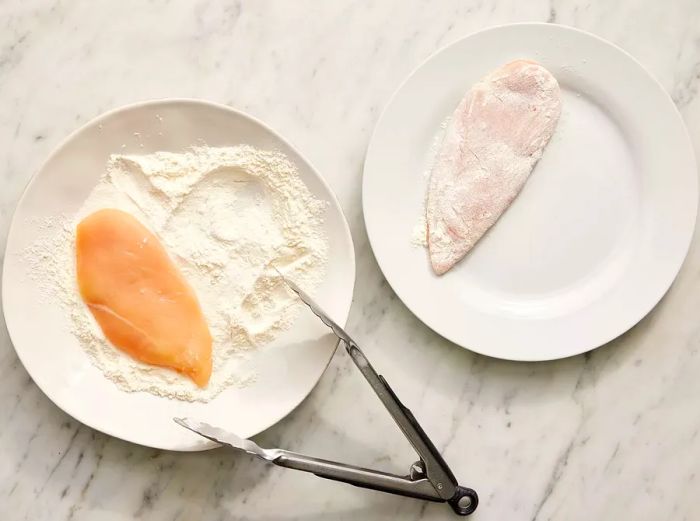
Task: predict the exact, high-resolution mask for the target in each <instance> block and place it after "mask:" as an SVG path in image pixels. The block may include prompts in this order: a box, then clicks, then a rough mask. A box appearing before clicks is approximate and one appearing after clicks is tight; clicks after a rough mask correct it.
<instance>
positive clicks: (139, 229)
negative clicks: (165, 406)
mask: <svg viewBox="0 0 700 521" xmlns="http://www.w3.org/2000/svg"><path fill="white" fill-rule="evenodd" d="M76 258H77V264H76V268H77V275H78V287H79V289H80V294H81V296H82V297H83V300H84V301H85V303H86V304H87V306H88V308H89V309H90V311H91V312H92V314H93V316H94V317H95V320H97V323H98V324H99V325H100V327H101V328H102V331H103V332H104V334H105V336H106V337H107V339H108V340H109V341H110V342H111V343H112V344H114V345H115V346H116V347H118V348H119V349H121V350H123V351H125V352H126V353H128V354H129V355H131V356H132V357H134V358H136V359H137V360H140V361H141V362H145V363H147V364H153V365H158V366H162V367H169V368H171V369H174V370H176V371H178V372H180V373H182V374H184V375H186V376H188V377H189V378H191V379H192V380H193V381H194V382H195V383H196V384H197V385H198V386H199V387H205V386H206V385H207V383H208V382H209V377H210V376H211V368H212V360H211V344H212V339H211V335H210V334H209V328H208V327H207V323H206V321H205V319H204V315H203V314H202V311H201V309H200V307H199V302H198V301H197V297H196V296H195V294H194V291H193V290H192V288H191V287H190V286H189V284H187V281H185V279H184V278H183V277H182V275H181V274H180V272H179V271H178V269H177V267H176V266H175V264H173V262H172V260H170V257H168V254H167V252H166V251H165V248H163V246H162V245H161V244H160V242H159V241H158V238H157V237H156V236H155V235H153V233H151V232H150V231H149V230H148V229H146V227H145V226H143V225H142V224H141V223H140V222H139V221H138V220H136V219H135V218H134V217H132V216H131V215H130V214H128V213H126V212H122V211H121V210H113V209H104V210H98V211H97V212H95V213H93V214H91V215H89V216H87V217H86V218H85V219H83V220H82V221H81V222H80V223H79V224H78V229H77V234H76Z"/></svg>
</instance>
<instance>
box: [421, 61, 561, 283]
mask: <svg viewBox="0 0 700 521" xmlns="http://www.w3.org/2000/svg"><path fill="white" fill-rule="evenodd" d="M560 112H561V98H560V92H559V84H558V83H557V80H556V79H555V78H554V76H552V74H551V73H550V72H549V71H547V70H546V69H545V68H544V67H542V66H541V65H539V64H537V63H534V62H531V61H525V60H518V61H514V62H511V63H508V64H507V65H504V66H503V67H501V68H499V69H497V70H495V71H493V72H491V73H490V74H489V75H488V76H486V77H484V78H483V79H481V80H480V81H479V82H478V83H477V84H476V85H474V86H473V87H472V89H471V90H470V91H469V92H468V93H467V95H466V96H465V97H464V99H462V101H461V102H460V103H459V106H458V107H457V109H456V110H455V111H454V113H453V114H452V118H451V120H450V124H449V126H448V127H447V129H446V132H445V137H444V139H443V142H442V144H441V147H440V149H439V151H438V154H437V157H436V160H435V163H434V165H433V168H432V170H431V172H430V181H429V183H428V196H427V204H426V221H427V233H428V250H429V253H430V262H431V264H432V266H433V270H434V271H435V273H437V274H438V275H442V274H443V273H445V272H447V271H448V270H450V269H451V268H452V267H453V266H454V265H455V264H457V263H458V262H459V261H460V260H461V259H462V258H463V257H464V256H465V255H466V254H467V253H468V252H469V250H471V249H472V248H473V247H474V245H475V244H476V243H477V241H478V240H479V239H480V238H481V237H482V236H483V235H484V234H485V233H486V231H488V229H489V228H491V226H493V225H494V224H495V223H496V221H497V220H498V218H499V217H500V216H501V215H502V214H503V212H504V211H505V210H506V209H507V208H508V207H509V206H510V204H511V203H512V202H513V200H514V199H515V197H516V196H517V195H518V193H520V190H521V189H522V188H523V186H524V184H525V182H526V181H527V179H528V177H529V176H530V173H531V172H532V169H533V167H534V166H535V163H537V161H538V160H539V159H540V157H542V152H543V150H544V148H545V146H546V145H547V143H548V142H549V139H550V138H551V137H552V134H553V133H554V129H555V127H556V125H557V121H558V120H559V114H560Z"/></svg>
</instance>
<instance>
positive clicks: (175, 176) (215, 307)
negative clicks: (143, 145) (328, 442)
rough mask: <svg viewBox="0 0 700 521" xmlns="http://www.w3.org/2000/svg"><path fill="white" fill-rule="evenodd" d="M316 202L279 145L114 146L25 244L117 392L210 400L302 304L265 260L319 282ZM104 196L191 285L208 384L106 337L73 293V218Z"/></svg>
mask: <svg viewBox="0 0 700 521" xmlns="http://www.w3.org/2000/svg"><path fill="white" fill-rule="evenodd" d="M326 206H327V203H326V202H324V201H320V200H319V199H317V198H315V197H314V196H313V195H312V194H311V192H310V191H309V189H308V188H307V187H306V185H305V184H304V183H303V181H302V180H301V179H300V177H299V174H298V172H297V170H296V168H295V167H294V165H293V164H292V163H291V162H290V161H289V160H288V159H287V158H286V156H284V155H283V154H281V153H279V152H271V151H263V150H259V149H256V148H253V147H250V146H244V145H242V146H236V147H228V148H209V147H194V148H192V149H191V150H189V151H187V152H185V153H179V154H176V153H169V152H158V153H155V154H151V155H143V156H136V155H113V156H112V157H111V158H110V159H109V162H108V165H107V171H106V173H105V175H104V176H103V177H102V179H101V180H100V182H99V184H98V185H97V186H96V187H95V188H94V190H93V191H92V192H91V194H90V195H89V197H88V198H87V200H86V201H85V203H84V204H83V206H82V207H81V209H80V210H79V211H78V212H77V214H76V215H75V216H73V217H72V218H70V219H69V218H65V219H56V220H54V221H51V222H46V223H44V224H43V225H42V227H44V228H45V229H46V230H47V234H46V236H45V237H44V238H42V240H40V241H37V242H36V243H35V244H33V245H32V246H31V247H30V248H28V250H27V252H26V254H27V258H28V262H29V263H30V266H31V269H32V272H33V273H35V274H36V276H37V280H38V281H41V285H42V287H43V288H45V289H46V292H45V293H46V295H47V299H48V300H51V301H53V302H55V301H58V303H59V305H60V306H61V307H62V308H63V309H65V310H66V311H67V315H68V316H69V318H70V324H71V329H72V332H73V334H74V335H75V337H76V338H77V339H78V341H79V342H80V344H81V346H82V347H83V348H84V349H85V351H86V352H87V353H88V355H90V358H91V359H92V361H93V362H94V364H95V365H96V366H97V367H98V368H100V370H101V371H102V372H103V373H104V374H105V376H106V377H107V378H109V379H110V380H112V381H114V382H115V383H116V384H117V385H118V386H119V387H120V388H121V389H123V390H125V391H146V392H149V393H152V394H156V395H160V396H167V397H171V398H177V399H181V400H187V401H195V400H197V401H208V400H210V399H212V398H213V397H215V396H216V395H217V394H218V393H220V392H221V391H222V390H224V389H225V388H226V387H229V386H231V385H239V386H243V385H246V384H248V383H250V382H251V381H252V380H254V378H255V375H254V374H251V373H249V372H246V371H245V370H244V366H245V362H246V360H247V358H248V355H249V354H250V353H251V352H252V350H254V349H257V348H259V347H261V346H263V345H264V344H266V343H268V342H270V341H272V340H273V339H274V338H275V337H276V336H277V335H279V334H280V333H281V332H283V331H284V330H286V329H287V328H288V327H289V326H290V325H291V323H292V322H293V321H294V319H295V317H296V315H297V314H298V312H299V311H300V308H301V306H300V304H299V302H298V300H297V299H296V298H295V295H294V294H293V293H291V291H290V290H289V289H288V288H287V287H286V285H285V284H284V282H283V281H282V280H281V279H280V277H279V275H278V274H277V272H276V271H275V268H276V269H278V270H279V271H280V272H281V273H282V274H284V276H285V277H288V278H290V279H291V280H294V281H295V282H297V284H299V285H300V286H301V287H303V288H304V289H306V290H307V291H311V292H313V290H314V289H315V288H316V287H317V285H318V284H319V283H320V281H321V279H322V277H323V275H324V274H325V269H326V263H327V255H328V241H327V238H326V237H325V235H324V233H323V214H324V212H325V208H326ZM105 207H109V208H118V209H121V210H124V211H127V212H129V213H131V214H132V215H134V216H135V217H136V218H137V219H139V220H140V221H141V222H142V223H144V224H145V225H146V226H148V227H149V228H150V229H151V230H152V231H153V232H154V233H155V234H156V235H157V236H158V237H159V238H160V240H161V241H162V242H163V244H164V246H165V247H166V249H167V250H168V252H169V254H170V256H171V257H172V258H173V260H174V262H175V263H176V264H177V265H178V267H179V268H180V270H181V271H182V273H183V275H184V276H185V277H186V278H187V280H188V282H189V283H190V284H191V285H192V287H193V288H194V290H195V292H196V294H197V297H198V299H199V302H200V305H201V306H202V310H203V312H204V315H205V317H206V319H207V323H208V325H209V328H210V331H211V334H212V337H213V353H212V354H213V372H212V376H211V380H210V382H209V385H208V386H207V388H205V389H199V388H197V386H196V385H194V384H193V383H192V382H191V381H190V380H189V379H188V378H185V377H183V376H181V375H179V374H178V373H176V372H174V371H170V370H167V369H163V368H159V367H155V366H151V365H147V364H143V363H140V362H138V361H137V360H134V359H133V358H131V357H129V356H128V355H126V354H124V353H123V352H122V351H120V350H118V349H116V348H115V347H113V346H112V345H111V344H109V342H108V341H107V340H106V339H105V337H104V335H103V334H102V331H101V330H100V328H99V326H98V325H97V323H96V322H95V321H94V319H93V317H92V315H91V314H90V312H89V311H88V310H87V308H86V307H85V305H84V304H83V302H82V300H81V299H80V296H79V293H78V290H77V284H76V277H75V258H74V255H75V253H74V251H75V250H74V240H75V225H76V224H77V222H79V221H80V220H81V219H82V218H83V217H85V216H86V215H88V214H90V213H92V212H93V211H95V210H97V209H100V208H105ZM47 259H48V260H47ZM280 349H283V347H280Z"/></svg>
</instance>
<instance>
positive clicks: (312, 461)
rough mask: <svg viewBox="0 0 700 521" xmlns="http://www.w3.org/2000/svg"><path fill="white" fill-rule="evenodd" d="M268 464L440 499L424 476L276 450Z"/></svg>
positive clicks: (356, 483)
mask: <svg viewBox="0 0 700 521" xmlns="http://www.w3.org/2000/svg"><path fill="white" fill-rule="evenodd" d="M272 463H274V464H275V465H279V466H280V467H286V468H289V469H295V470H301V471H303V472H311V473H313V474H315V475H316V476H319V477H321V478H326V479H332V480H334V481H341V482H343V483H348V484H350V485H354V486H356V487H362V488H369V489H373V490H379V491H381V492H388V493H390V494H397V495H400V496H407V497H413V498H417V499H424V500H428V501H444V500H443V499H442V498H441V497H440V496H438V495H437V494H436V493H435V489H434V488H433V486H432V484H431V483H430V482H429V481H428V480H427V479H425V478H421V479H411V478H410V477H401V476H396V475H394V474H389V473H386V472H380V471H377V470H370V469H366V468H363V467H356V466H354V465H347V464H344V463H338V462H335V461H328V460H324V459H320V458H313V457H311V456H305V455H303V454H297V453H295V452H289V451H286V450H281V449H278V450H276V451H275V457H274V458H273V459H272Z"/></svg>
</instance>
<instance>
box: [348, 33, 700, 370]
mask: <svg viewBox="0 0 700 521" xmlns="http://www.w3.org/2000/svg"><path fill="white" fill-rule="evenodd" d="M514 59H533V60H536V61H538V62H540V63H542V64H543V65H544V66H545V67H547V68H548V69H549V70H550V71H551V72H552V74H554V76H555V77H556V78H557V80H559V83H560V85H561V88H562V116H561V120H560V122H559V125H558V127H557V130H556V133H555V135H554V137H553V138H552V140H551V142H550V144H549V145H548V147H547V148H546V150H545V152H544V156H543V158H542V160H541V161H540V162H539V163H538V164H537V165H536V166H535V170H534V171H533V173H532V175H531V177H530V179H529V181H528V182H527V184H526V186H525V188H524V189H523V191H522V192H521V194H520V195H519V196H518V198H517V199H516V200H515V202H514V203H513V205H512V206H511V207H510V208H509V209H508V210H507V212H506V213H505V214H504V215H503V217H502V218H501V219H500V220H499V221H498V222H497V223H496V225H495V226H494V227H493V228H492V229H491V231H490V232H489V233H488V234H487V236H485V237H484V238H483V239H482V240H481V241H480V242H479V243H478V244H477V245H476V247H475V248H474V249H473V250H472V252H471V253H470V254H469V255H468V256H467V257H466V258H465V259H464V260H463V261H462V262H461V263H460V264H459V265H458V266H456V267H455V268H453V269H452V270H451V271H450V272H448V273H447V274H446V275H444V276H442V277H437V276H435V275H434V274H433V272H432V270H431V268H430V265H429V263H428V259H427V256H426V251H425V250H423V249H422V248H416V247H415V246H413V245H412V244H411V233H412V230H413V227H414V225H415V223H416V221H417V220H418V217H419V215H420V214H421V212H422V204H423V199H424V196H425V184H426V180H425V177H424V172H425V171H426V169H427V168H428V166H429V160H430V149H431V145H432V144H433V141H434V139H435V138H436V137H437V136H438V134H439V132H438V131H439V128H440V125H441V123H442V122H443V121H444V120H445V119H446V118H447V117H448V116H449V115H450V114H451V113H452V111H453V109H454V108H455V107H456V106H457V103H458V102H459V100H460V99H461V98H462V96H464V94H465V93H466V92H467V91H468V90H469V88H470V87H471V86H472V85H473V84H474V83H475V82H476V81H477V80H479V79H480V78H481V77H483V76H484V75H485V74H487V73H488V72H489V71H491V70H493V69H495V68H497V67H499V66H501V65H503V64H505V63H507V62H509V61H511V60H514ZM433 148H434V147H433ZM696 175H697V174H696V167H695V159H694V157H693V151H692V148H691V143H690V139H689V137H688V134H687V132H686V129H685V127H684V125H683V122H682V120H681V117H680V115H679V114H678V112H677V110H676V108H675V106H674V105H673V103H672V101H671V99H670V98H669V96H668V94H666V92H665V91H664V90H663V88H662V87H661V86H660V85H659V83H657V82H656V81H655V80H654V79H653V78H652V77H651V76H650V75H649V73H647V72H646V71H645V70H644V69H643V68H642V67H641V65H639V64H638V63H637V62H636V61H635V60H634V59H633V58H631V57H630V56H629V55H628V54H626V53H625V52H624V51H622V50H621V49H619V48H617V47H615V46H614V45H612V44H610V43H608V42H606V41H604V40H601V39H600V38H597V37H595V36H593V35H590V34H587V33H585V32H582V31H578V30H575V29H571V28H567V27H562V26H557V25H548V24H518V25H507V26H502V27H495V28H492V29H488V30H485V31H483V32H479V33H476V34H473V35H471V36H468V37H466V38H464V39H463V40H460V41H458V42H456V43H455V44H453V45H450V46H449V47H447V48H445V49H443V50H441V51H440V52H438V53H437V54H435V55H433V56H432V57H431V58H429V59H428V60H427V61H426V62H425V63H424V64H423V65H421V66H420V67H419V68H418V69H417V70H416V71H415V72H414V73H413V74H411V76H409V78H408V79H407V80H406V81H405V82H404V83H403V85H401V87H400V88H399V89H398V90H397V92H396V93H395V94H394V96H393V97H392V99H391V101H390V102H389V104H388V105H387V107H386V109H385V110H384V112H383V114H382V116H381V118H380V120H379V122H378V123H377V127H376V129H375V131H374V135H373V136H372V139H371V142H370V145H369V149H368V151H367V157H366V160H365V169H364V178H363V192H362V193H363V205H364V216H365V222H366V225H367V233H368V234H369V239H370V242H371V244H372V248H373V250H374V253H375V255H376V258H377V261H378V263H379V265H380V267H381V269H382V271H383V272H384V275H385V276H386V278H387V280H388V282H389V284H391V286H392V288H393V289H394V291H396V293H397V294H398V296H399V297H400V298H401V300H403V302H404V303H405V304H406V305H407V306H408V307H409V308H410V309H411V311H413V313H415V315H416V316H417V317H418V318H420V319H421V320H422V321H423V322H425V324H427V325H428V326H429V327H431V328H432V329H434V330H435V331H436V332H437V333H439V334H441V335H443V336H444V337H446V338H448V339H449V340H451V341H453V342H455V343H457V344H459V345H461V346H464V347H466V348H469V349H471V350H472V351H476V352H478V353H482V354H486V355H490V356H494V357H498V358H504V359H509V360H551V359H557V358H563V357H567V356H571V355H575V354H578V353H582V352H584V351H588V350H590V349H593V348H595V347H598V346H600V345H602V344H604V343H606V342H608V341H610V340H612V339H613V338H615V337H616V336H618V335H620V334H621V333H623V332H625V331H626V330H627V329H629V328H630V327H632V326H633V325H634V324H635V323H636V322H638V321H639V320H640V319H641V318H642V317H643V316H644V315H646V314H647V313H648V312H649V311H650V310H651V309H652V307H653V306H654V305H655V304H656V303H657V302H658V301H659V299H660V298H661V297H662V296H663V294H664V293H665V292H666V290H667V289H668V287H669V286H670V285H671V282H672V281H673V279H674V277H675V276H676V274H677V272H678V270H679V269H680V266H681V264H682V262H683V259H684V257H685V255H686V253H687V250H688V246H689V244H690V240H691V237H692V233H693V227H694V224H695V217H696V213H697V196H698V193H697V180H696Z"/></svg>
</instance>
